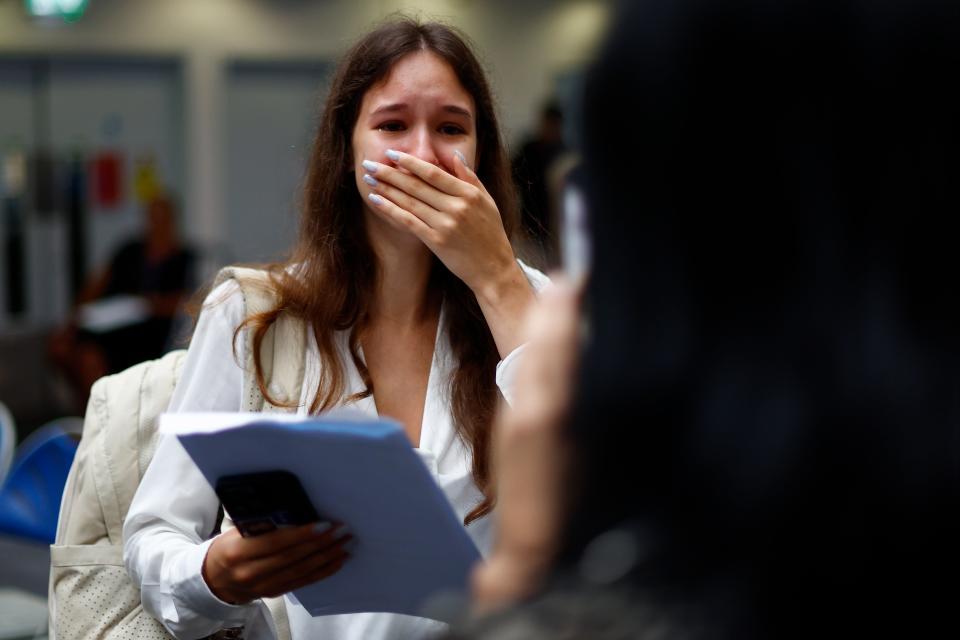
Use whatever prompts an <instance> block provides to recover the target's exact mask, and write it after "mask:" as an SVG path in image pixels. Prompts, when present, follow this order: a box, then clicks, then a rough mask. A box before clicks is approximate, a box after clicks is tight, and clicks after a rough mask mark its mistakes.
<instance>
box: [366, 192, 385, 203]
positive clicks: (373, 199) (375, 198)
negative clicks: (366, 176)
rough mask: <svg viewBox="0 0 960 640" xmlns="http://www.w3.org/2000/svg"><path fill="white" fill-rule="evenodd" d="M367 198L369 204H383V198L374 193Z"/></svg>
mask: <svg viewBox="0 0 960 640" xmlns="http://www.w3.org/2000/svg"><path fill="white" fill-rule="evenodd" d="M367 197H368V198H370V202H372V203H373V204H383V198H381V197H380V196H378V195H377V194H375V193H371V194H370V195H368V196H367Z"/></svg>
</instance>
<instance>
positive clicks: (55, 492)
mask: <svg viewBox="0 0 960 640" xmlns="http://www.w3.org/2000/svg"><path fill="white" fill-rule="evenodd" d="M75 432H76V419H67V420H64V421H59V420H57V421H53V422H51V423H48V424H46V425H44V426H42V427H40V428H39V429H37V430H36V431H35V432H33V433H32V434H30V435H29V436H28V437H27V438H26V439H25V440H24V441H23V443H22V444H21V445H20V447H19V448H18V449H17V452H16V456H15V457H14V459H13V466H12V467H11V468H10V473H9V475H8V476H7V478H6V480H5V481H4V483H3V487H2V488H0V533H7V534H11V535H15V536H19V537H22V538H28V539H30V540H35V541H38V542H44V543H46V544H51V543H52V542H53V540H54V537H55V536H56V533H57V517H58V514H59V512H60V499H61V498H62V497H63V488H64V485H65V484H66V482H67V474H68V473H69V472H70V465H71V464H72V463H73V458H74V456H75V455H76V453H77V439H76V435H75Z"/></svg>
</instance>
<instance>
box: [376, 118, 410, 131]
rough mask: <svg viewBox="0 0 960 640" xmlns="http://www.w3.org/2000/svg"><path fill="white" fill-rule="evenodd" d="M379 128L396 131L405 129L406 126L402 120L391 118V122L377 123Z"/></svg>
mask: <svg viewBox="0 0 960 640" xmlns="http://www.w3.org/2000/svg"><path fill="white" fill-rule="evenodd" d="M377 129H378V130H380V131H390V132H395V131H403V129H404V126H403V123H402V122H398V121H396V120H391V121H390V122H384V123H381V124H379V125H377Z"/></svg>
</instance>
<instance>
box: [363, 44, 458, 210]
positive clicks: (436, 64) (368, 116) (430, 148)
mask: <svg viewBox="0 0 960 640" xmlns="http://www.w3.org/2000/svg"><path fill="white" fill-rule="evenodd" d="M387 149H394V150H396V151H403V152H405V153H408V154H410V155H414V156H417V157H418V158H420V159H421V160H424V161H426V162H429V163H430V164H434V165H437V166H438V167H441V168H442V169H444V170H446V171H447V172H449V173H451V174H453V173H454V170H453V166H454V164H453V163H454V155H453V152H454V151H460V153H462V154H463V156H464V157H465V158H466V159H467V163H468V164H469V165H470V166H471V167H475V166H476V154H477V130H476V106H475V104H474V100H473V97H472V96H471V95H470V94H469V93H468V92H467V90H466V89H464V88H463V86H462V85H461V84H460V81H459V80H458V79H457V76H456V74H455V73H454V72H453V69H452V68H451V67H450V65H449V64H447V63H446V62H445V61H444V60H443V59H442V58H440V57H439V56H437V55H436V54H435V53H432V52H429V51H419V52H417V53H413V54H410V55H408V56H405V57H403V58H401V59H400V60H399V61H398V62H397V63H396V64H394V66H393V68H392V69H391V70H390V73H389V74H388V75H387V77H386V79H385V80H383V81H381V82H379V83H377V84H375V85H373V86H372V87H370V89H368V90H367V92H366V93H365V94H364V96H363V101H362V102H361V104H360V112H359V114H358V115H357V122H356V124H355V125H354V127H353V167H354V175H355V179H356V183H357V190H358V191H359V192H360V196H361V200H362V201H363V203H364V207H365V208H369V207H368V205H367V202H368V200H367V196H368V195H369V194H370V187H368V186H367V184H366V183H365V182H363V180H362V176H363V174H364V173H366V171H365V170H364V168H363V167H362V166H361V163H362V162H363V161H364V160H373V161H375V162H380V163H383V164H389V165H391V166H393V163H392V162H391V161H390V160H389V159H388V158H387V156H386V151H387Z"/></svg>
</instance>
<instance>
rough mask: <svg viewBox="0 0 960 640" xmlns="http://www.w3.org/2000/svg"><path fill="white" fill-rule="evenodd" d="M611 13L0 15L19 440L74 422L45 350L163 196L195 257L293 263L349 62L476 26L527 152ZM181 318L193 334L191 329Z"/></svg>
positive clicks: (207, 7) (22, 11) (1, 139)
mask: <svg viewBox="0 0 960 640" xmlns="http://www.w3.org/2000/svg"><path fill="white" fill-rule="evenodd" d="M611 4H612V3H611V2H609V1H601V0H569V1H560V0H483V1H481V0H425V1H421V2H402V1H395V0H0V200H2V210H0V273H2V277H0V402H3V403H5V404H6V405H7V406H8V407H9V409H10V413H11V414H12V416H13V420H14V421H15V423H16V429H17V438H18V439H19V440H21V441H22V439H23V438H24V437H26V436H27V435H28V434H29V433H30V432H31V431H33V430H35V429H36V428H37V426H39V425H42V424H44V423H45V422H47V421H49V420H51V419H54V418H58V417H61V416H63V415H68V414H71V413H73V414H76V413H78V410H77V409H76V406H77V402H76V397H75V396H76V394H74V395H73V396H71V394H70V389H69V385H66V384H65V382H64V381H63V380H61V379H58V375H56V374H55V372H54V371H53V369H52V367H51V365H50V363H49V361H50V356H49V335H50V333H51V332H52V331H53V330H54V329H55V328H57V327H59V326H61V325H62V324H63V323H64V322H65V321H66V318H67V316H68V315H69V314H70V312H71V308H72V307H73V304H74V302H75V300H76V296H77V294H78V293H79V292H80V291H81V289H82V288H83V286H84V283H86V282H89V280H90V278H91V277H92V276H93V275H94V274H96V273H97V272H98V270H101V269H103V267H104V266H105V265H107V264H109V263H110V261H111V257H112V256H114V255H115V252H116V251H117V250H118V248H119V247H120V246H122V245H123V243H124V242H125V241H127V240H129V239H130V238H131V237H135V236H137V235H138V234H142V233H143V232H144V225H145V220H146V219H147V218H146V216H145V215H144V211H145V210H146V209H147V205H148V204H149V203H150V202H151V201H152V199H154V198H156V197H158V195H160V194H167V195H168V196H170V197H171V198H172V201H173V202H174V204H175V207H174V208H175V209H178V210H179V211H178V215H177V216H176V217H177V224H178V226H179V229H180V235H181V238H182V243H183V244H184V245H185V246H187V247H189V248H190V249H191V250H192V252H193V256H194V258H195V260H194V261H193V266H192V271H193V274H192V276H193V277H192V279H191V283H192V284H191V285H190V286H191V288H193V287H196V286H199V285H202V284H203V283H204V282H205V281H206V280H207V279H208V278H209V277H210V276H211V275H212V274H213V273H214V272H215V271H216V269H217V268H218V267H219V266H222V265H224V264H226V263H231V262H250V261H263V260H269V259H272V258H275V257H278V256H280V255H281V254H282V253H283V252H284V250H285V249H286V248H287V246H288V245H289V243H290V241H291V239H292V238H293V235H294V232H295V229H296V211H297V206H298V189H299V184H300V182H301V179H302V175H303V165H304V158H305V154H306V153H307V150H308V148H309V143H310V140H311V135H312V129H313V126H314V122H315V120H316V114H317V112H318V109H319V105H320V103H321V101H322V100H323V98H324V91H325V83H326V79H327V75H328V73H329V71H330V69H331V65H332V64H333V63H334V61H335V60H336V58H337V56H338V54H339V53H340V52H341V51H342V50H344V48H345V47H346V46H347V45H348V44H349V43H350V42H351V41H352V40H353V39H354V38H355V37H356V36H357V35H359V34H360V33H362V32H364V31H365V30H367V29H368V28H369V27H370V26H371V25H372V24H373V23H375V22H377V21H378V20H381V19H382V18H384V17H385V16H387V15H389V14H391V13H393V12H396V11H402V12H405V13H407V14H411V15H416V16H420V17H421V18H425V19H433V18H436V19H439V20H442V21H444V22H447V23H451V24H454V25H456V26H458V27H460V28H462V29H463V30H464V31H465V32H466V33H467V34H468V35H469V36H470V37H471V38H472V39H473V40H474V43H475V44H476V47H477V49H478V51H479V52H480V54H481V56H482V58H483V60H484V63H485V64H486V66H487V68H488V71H489V73H490V75H491V78H492V80H493V83H494V87H495V91H496V95H497V97H498V101H499V106H500V111H501V118H502V122H503V124H504V129H505V131H504V133H505V136H506V138H507V141H508V143H509V144H510V147H511V152H512V153H516V152H517V151H518V150H519V149H520V148H521V147H522V146H523V144H524V142H525V141H526V140H528V139H529V137H530V136H531V135H533V134H535V132H536V131H535V130H536V128H537V127H538V119H539V118H540V114H541V112H542V110H543V107H544V105H545V104H547V103H548V102H551V101H552V102H554V103H556V105H557V106H559V108H560V109H561V110H562V111H563V112H564V116H565V117H564V120H563V125H562V129H563V134H564V137H565V144H566V145H567V147H566V148H567V149H576V142H577V132H576V126H575V123H576V104H577V102H576V95H577V90H578V86H579V82H580V78H581V77H582V73H583V70H584V67H585V65H586V63H587V62H588V60H589V58H590V55H591V50H592V48H593V46H594V45H595V43H596V42H597V40H598V38H599V36H600V35H601V34H602V32H603V29H604V26H605V22H606V19H607V16H608V12H609V10H610V8H611V7H610V5H611ZM182 324H183V322H182V321H181V325H182Z"/></svg>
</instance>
